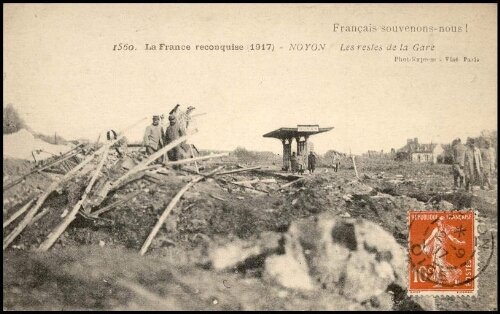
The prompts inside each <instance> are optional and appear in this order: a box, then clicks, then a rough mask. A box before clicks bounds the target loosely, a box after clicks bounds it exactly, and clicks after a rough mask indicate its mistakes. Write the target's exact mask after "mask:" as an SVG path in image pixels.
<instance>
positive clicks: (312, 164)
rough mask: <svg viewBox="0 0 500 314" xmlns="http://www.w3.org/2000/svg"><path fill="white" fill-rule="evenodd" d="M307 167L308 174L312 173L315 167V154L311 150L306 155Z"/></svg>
mask: <svg viewBox="0 0 500 314" xmlns="http://www.w3.org/2000/svg"><path fill="white" fill-rule="evenodd" d="M307 168H308V170H309V173H310V174H313V172H314V169H316V156H315V155H314V153H313V152H310V153H309V156H307Z"/></svg>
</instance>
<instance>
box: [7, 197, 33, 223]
mask: <svg viewBox="0 0 500 314" xmlns="http://www.w3.org/2000/svg"><path fill="white" fill-rule="evenodd" d="M34 201H35V199H32V200H30V201H29V202H28V203H26V205H24V206H23V207H21V209H20V210H18V211H17V212H15V213H14V215H12V216H10V218H9V219H8V220H7V221H6V222H4V223H3V228H4V229H5V228H6V227H7V226H8V225H10V224H11V222H13V221H14V220H16V219H17V218H18V217H19V216H21V215H22V214H23V213H24V212H25V211H27V210H28V208H30V206H31V204H33V202H34Z"/></svg>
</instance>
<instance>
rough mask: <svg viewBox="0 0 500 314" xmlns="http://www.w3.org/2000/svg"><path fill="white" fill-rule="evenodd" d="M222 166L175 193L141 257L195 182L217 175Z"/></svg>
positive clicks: (150, 235)
mask: <svg viewBox="0 0 500 314" xmlns="http://www.w3.org/2000/svg"><path fill="white" fill-rule="evenodd" d="M223 167H224V166H220V167H218V168H217V169H215V170H213V171H211V172H210V173H208V174H206V175H203V176H197V177H195V178H193V180H191V181H190V182H189V183H188V184H186V185H185V186H184V187H183V188H182V189H181V190H180V191H179V192H177V194H176V195H175V196H174V198H173V199H172V200H171V201H170V203H169V204H168V206H167V208H165V210H164V211H163V214H162V215H161V217H160V218H159V219H158V222H157V223H156V225H155V226H154V228H153V230H152V231H151V233H150V234H149V236H148V238H147V239H146V241H145V242H144V244H143V246H142V248H141V251H140V254H141V255H144V254H145V253H146V251H147V250H148V248H149V246H150V245H151V241H153V238H154V237H155V236H156V234H157V233H158V231H159V230H160V227H161V226H162V225H163V223H164V222H165V219H167V216H168V214H169V213H170V212H171V211H172V209H173V208H174V207H175V205H176V204H177V202H178V201H179V200H180V199H181V196H182V195H183V194H184V193H185V192H186V191H187V190H189V188H191V187H192V186H193V185H195V184H196V183H197V182H199V181H201V180H203V179H205V178H207V177H210V176H213V175H214V174H215V173H217V172H218V171H219V170H221V169H222V168H223Z"/></svg>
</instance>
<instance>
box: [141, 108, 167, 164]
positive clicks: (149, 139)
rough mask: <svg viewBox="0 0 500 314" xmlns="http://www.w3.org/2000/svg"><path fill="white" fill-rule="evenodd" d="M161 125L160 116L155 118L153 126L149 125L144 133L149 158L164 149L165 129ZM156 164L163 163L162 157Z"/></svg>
mask: <svg viewBox="0 0 500 314" xmlns="http://www.w3.org/2000/svg"><path fill="white" fill-rule="evenodd" d="M159 123H160V116H153V124H151V125H148V126H147V127H146V131H145V132H144V146H145V147H146V154H147V155H148V156H150V155H153V154H154V153H155V152H157V151H158V150H159V149H160V148H162V147H163V128H162V127H161V125H160V124H159ZM155 162H156V163H162V162H163V161H162V157H159V158H158V159H157V160H156V161H155Z"/></svg>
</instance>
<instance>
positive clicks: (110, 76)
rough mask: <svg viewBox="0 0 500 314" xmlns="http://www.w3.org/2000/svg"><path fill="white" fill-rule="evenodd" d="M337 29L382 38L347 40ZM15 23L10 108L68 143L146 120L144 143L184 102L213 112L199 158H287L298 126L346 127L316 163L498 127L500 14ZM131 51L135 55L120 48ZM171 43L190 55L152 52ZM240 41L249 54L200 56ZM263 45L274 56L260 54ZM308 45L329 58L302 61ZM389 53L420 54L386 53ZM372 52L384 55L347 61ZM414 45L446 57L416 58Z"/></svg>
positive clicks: (412, 9) (272, 12)
mask: <svg viewBox="0 0 500 314" xmlns="http://www.w3.org/2000/svg"><path fill="white" fill-rule="evenodd" d="M335 23H338V25H342V26H353V25H354V26H368V27H373V26H374V27H376V28H377V31H374V32H363V33H357V32H356V33H353V32H339V29H338V27H337V29H335V27H334V25H335ZM3 26H4V28H3V29H4V30H3V35H4V37H3V38H4V39H3V41H4V42H3V43H4V48H3V49H4V51H3V52H4V54H3V58H4V59H3V61H4V73H3V83H4V94H3V96H4V97H3V104H4V106H5V105H6V104H8V103H12V104H14V106H15V107H16V108H17V110H18V111H19V113H20V115H21V116H22V117H23V118H24V119H25V121H26V122H27V123H28V124H29V125H30V126H31V127H32V128H33V129H34V130H35V131H37V132H41V133H45V134H54V133H55V132H57V134H59V135H61V136H63V137H64V138H66V139H75V138H88V139H91V140H96V139H97V137H98V135H99V134H101V133H103V132H106V131H107V130H109V129H114V130H117V131H119V130H122V129H124V128H126V127H127V126H129V125H131V124H134V123H135V122H136V121H137V120H139V119H140V118H141V117H148V119H147V120H145V121H143V123H142V124H140V125H139V126H138V127H137V128H135V129H133V130H132V131H131V132H130V133H128V138H129V140H132V141H135V140H139V139H141V138H142V134H143V132H144V129H145V127H146V126H147V125H148V124H149V123H150V121H151V116H152V115H153V114H160V113H165V112H168V111H170V109H172V108H173V107H174V106H175V105H176V104H180V105H181V106H182V107H183V108H187V107H188V106H194V107H196V111H195V112H194V113H207V114H206V115H202V116H199V117H198V118H197V127H198V130H199V132H198V134H197V135H196V137H194V138H193V140H192V142H193V143H195V144H196V146H197V147H198V148H200V149H220V150H233V149H235V148H236V147H237V146H243V147H245V148H247V149H250V150H271V151H274V152H276V153H281V143H280V142H279V141H278V140H276V139H268V138H263V137H262V135H263V134H265V133H267V132H270V131H272V130H275V129H278V128H280V127H296V126H297V124H319V126H320V127H334V129H333V130H332V131H330V132H327V133H323V134H319V135H315V136H313V137H311V139H310V140H311V141H312V142H313V143H314V146H315V150H316V151H317V152H318V153H324V152H326V151H327V150H329V149H336V150H340V151H344V152H348V151H349V149H351V150H352V152H353V153H363V152H366V151H367V150H381V149H384V151H389V150H390V148H392V147H393V148H396V149H397V148H400V147H402V146H403V145H405V143H406V139H407V138H415V137H418V138H419V140H420V142H431V141H432V142H440V143H444V142H450V141H451V140H452V139H454V138H456V137H457V136H460V137H462V140H465V139H466V137H467V136H476V135H478V134H479V132H480V131H481V130H483V129H488V130H496V128H497V57H498V55H497V7H496V4H486V5H484V4H483V5H467V4H459V5H457V4H455V5H435V6H431V5H407V4H405V5H402V4H400V5H326V4H323V5H286V6H284V5H255V4H254V5H171V4H169V5H166V4H149V5H142V4H125V5H123V4H122V5H115V4H107V5H101V4H80V5H77V4H63V5H52V4H43V5H40V4H4V25H3ZM382 26H390V27H393V26H396V27H398V26H403V27H404V26H420V27H422V26H434V27H439V26H444V27H448V29H449V30H450V31H449V32H444V33H440V32H436V31H434V32H432V33H422V32H420V33H409V32H403V33H401V32H389V33H388V32H382V30H381V27H382ZM458 26H460V28H461V32H458V31H455V32H454V31H453V30H457V27H458ZM119 43H128V44H132V45H134V47H135V48H137V50H134V51H113V46H114V45H115V44H119ZM160 43H165V44H180V45H182V44H184V45H190V46H191V50H190V51H146V50H145V49H144V47H145V44H150V45H158V44H160ZM232 43H234V44H235V45H243V46H244V50H243V51H226V52H222V51H196V50H195V46H196V45H205V44H207V45H217V44H224V45H228V44H229V45H230V44H232ZM252 43H253V44H267V43H269V44H273V45H274V51H250V50H248V49H249V46H250V44H252ZM299 43H301V44H307V43H309V44H323V45H324V47H325V48H324V50H322V51H290V45H291V44H299ZM391 43H392V44H395V45H397V47H398V49H399V47H400V45H401V44H406V45H408V47H409V51H399V50H398V51H387V50H386V49H387V45H388V44H391ZM372 44H373V45H378V46H381V47H382V48H383V51H373V50H372V51H362V50H361V51H358V50H355V51H341V47H342V46H343V47H345V46H347V45H355V46H357V45H369V46H371V45H372ZM415 44H418V45H425V46H432V45H434V46H435V48H434V50H433V51H424V52H422V51H412V47H413V45H415ZM280 47H283V48H281V49H280ZM396 56H399V57H404V58H412V57H418V58H422V57H423V58H436V59H437V60H438V61H436V62H434V63H418V62H408V63H405V62H395V61H394V60H395V57H396ZM446 57H458V59H459V62H447V61H445V58H446ZM464 57H476V58H477V59H479V62H464V61H463V59H464ZM439 60H442V61H439Z"/></svg>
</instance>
